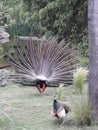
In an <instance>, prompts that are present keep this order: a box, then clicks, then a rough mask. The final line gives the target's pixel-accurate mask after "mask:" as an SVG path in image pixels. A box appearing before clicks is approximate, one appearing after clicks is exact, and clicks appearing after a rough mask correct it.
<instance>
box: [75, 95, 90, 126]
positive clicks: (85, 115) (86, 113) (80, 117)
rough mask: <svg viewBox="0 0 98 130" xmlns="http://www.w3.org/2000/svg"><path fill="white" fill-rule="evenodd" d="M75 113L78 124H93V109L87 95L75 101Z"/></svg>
mask: <svg viewBox="0 0 98 130" xmlns="http://www.w3.org/2000/svg"><path fill="white" fill-rule="evenodd" d="M81 99H82V100H81ZM73 114H74V117H75V120H76V122H77V124H78V125H88V126H89V125H91V109H90V103H89V101H88V98H87V96H86V95H85V96H83V95H81V96H80V97H79V98H78V100H75V101H74V104H73Z"/></svg>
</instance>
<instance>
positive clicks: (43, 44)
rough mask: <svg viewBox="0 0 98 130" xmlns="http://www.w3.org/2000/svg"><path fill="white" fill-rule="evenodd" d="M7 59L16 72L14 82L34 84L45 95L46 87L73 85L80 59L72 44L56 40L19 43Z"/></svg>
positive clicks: (5, 57)
mask: <svg viewBox="0 0 98 130" xmlns="http://www.w3.org/2000/svg"><path fill="white" fill-rule="evenodd" d="M4 59H5V60H6V61H7V63H8V64H10V65H11V66H12V67H13V68H14V70H15V73H14V76H12V78H13V79H17V81H18V82H22V83H24V82H31V83H32V84H34V85H36V87H37V88H38V90H39V92H40V93H42V92H44V90H45V89H46V87H47V86H50V87H52V86H59V84H60V83H63V84H65V85H68V84H71V83H72V81H73V70H74V69H75V68H76V63H77V56H76V55H75V53H74V49H73V48H72V47H71V44H69V43H67V44H66V43H65V41H64V40H62V41H60V42H58V40H57V39H56V38H53V37H52V38H48V39H45V40H43V39H42V40H39V41H33V40H28V41H26V42H25V43H24V42H20V43H18V44H17V45H14V46H13V50H12V51H8V52H7V53H6V54H5V56H4Z"/></svg>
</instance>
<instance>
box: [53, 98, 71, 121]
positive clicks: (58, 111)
mask: <svg viewBox="0 0 98 130" xmlns="http://www.w3.org/2000/svg"><path fill="white" fill-rule="evenodd" d="M69 111H71V109H70V108H69V107H68V106H67V105H66V104H64V103H60V102H58V101H57V100H56V99H54V100H53V109H52V116H53V117H57V118H58V119H64V118H65V117H66V115H67V113H68V112H69Z"/></svg>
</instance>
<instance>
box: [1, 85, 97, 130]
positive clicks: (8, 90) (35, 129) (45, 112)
mask: <svg viewBox="0 0 98 130" xmlns="http://www.w3.org/2000/svg"><path fill="white" fill-rule="evenodd" d="M56 91H57V88H50V87H48V88H47V89H46V91H45V92H44V93H43V94H39V92H38V91H37V89H36V88H35V87H28V86H21V85H13V86H7V87H0V130H97V129H98V128H97V126H94V125H93V126H89V127H83V126H82V127H80V126H77V125H76V124H75V123H74V116H73V103H74V101H75V100H77V99H78V98H79V96H80V95H79V94H75V92H74V89H73V88H72V87H71V86H69V87H64V88H63V95H62V101H63V102H65V103H66V104H68V105H69V106H70V107H71V110H72V111H71V112H70V113H69V115H68V117H67V119H66V121H65V123H64V124H63V125H62V126H60V125H59V124H58V120H57V119H55V118H53V117H52V116H51V108H52V101H53V96H54V94H55V92H56ZM84 94H85V93H84Z"/></svg>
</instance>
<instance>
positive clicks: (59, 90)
mask: <svg viewBox="0 0 98 130" xmlns="http://www.w3.org/2000/svg"><path fill="white" fill-rule="evenodd" d="M63 86H64V84H60V85H59V87H58V89H57V99H58V100H61V98H62V87H63Z"/></svg>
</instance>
